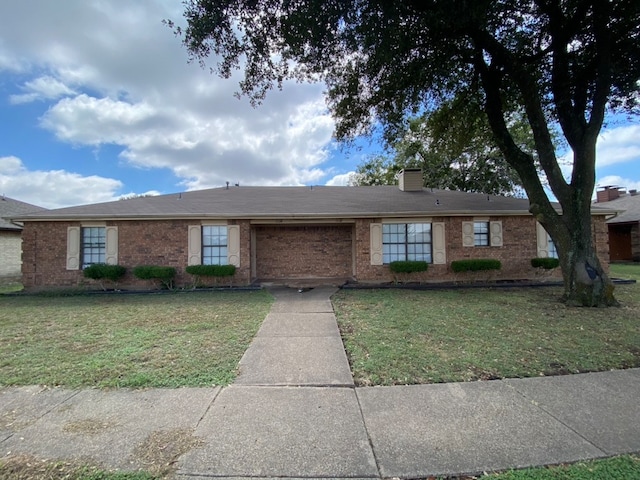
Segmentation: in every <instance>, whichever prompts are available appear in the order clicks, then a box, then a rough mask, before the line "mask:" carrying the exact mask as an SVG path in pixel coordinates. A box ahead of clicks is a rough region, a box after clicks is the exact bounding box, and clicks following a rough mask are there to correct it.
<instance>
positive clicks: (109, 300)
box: [0, 291, 272, 388]
mask: <svg viewBox="0 0 640 480" xmlns="http://www.w3.org/2000/svg"><path fill="white" fill-rule="evenodd" d="M271 302H272V298H271V296H270V295H269V293H268V292H266V291H251V292H206V293H204V292H203V293H180V294H178V293H175V294H171V293H170V294H155V295H96V296H88V295H78V296H67V297H64V296H58V297H56V296H53V297H52V296H16V297H9V296H0V385H33V384H43V385H48V386H56V385H60V386H65V387H72V388H77V387H182V386H191V387H196V386H210V385H214V384H215V385H226V384H228V383H230V382H232V381H233V379H234V377H235V374H236V368H237V365H238V362H239V361H240V358H241V357H242V355H243V353H244V352H245V350H246V349H247V348H248V347H249V344H250V343H251V340H252V339H253V336H254V335H255V333H256V332H257V330H258V328H259V327H260V324H261V323H262V320H264V317H265V315H266V314H267V313H268V311H269V308H270V306H271Z"/></svg>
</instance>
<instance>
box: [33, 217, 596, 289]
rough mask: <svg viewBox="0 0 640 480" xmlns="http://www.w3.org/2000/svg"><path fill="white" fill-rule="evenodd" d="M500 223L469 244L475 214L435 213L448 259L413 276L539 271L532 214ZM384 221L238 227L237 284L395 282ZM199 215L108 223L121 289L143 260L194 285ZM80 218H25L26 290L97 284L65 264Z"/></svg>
mask: <svg viewBox="0 0 640 480" xmlns="http://www.w3.org/2000/svg"><path fill="white" fill-rule="evenodd" d="M489 220H490V221H499V222H502V232H503V233H502V240H503V245H502V246H500V247H464V246H463V240H462V223H463V222H465V221H473V217H440V218H438V217H433V218H432V219H431V221H433V222H440V223H443V224H444V227H445V244H446V264H442V265H433V264H432V265H429V269H428V271H427V272H425V273H424V274H413V275H415V276H412V277H411V279H415V280H420V281H427V282H437V281H449V280H463V279H464V278H461V276H460V275H461V274H454V273H453V272H452V271H451V267H450V264H451V262H452V261H454V260H459V259H466V258H494V259H499V260H500V261H501V262H502V270H500V271H499V272H496V273H495V274H491V278H492V279H524V278H534V277H536V276H537V275H538V272H536V271H535V270H534V269H533V268H532V267H531V266H530V260H531V259H532V258H534V257H536V256H537V247H536V223H535V220H534V219H533V217H531V216H524V215H523V216H504V217H497V216H496V217H490V218H489ZM372 222H380V219H355V220H352V221H345V222H343V223H342V224H340V225H337V224H336V225H322V224H315V225H313V224H300V225H252V224H251V222H250V221H248V220H242V221H231V222H228V223H229V224H230V225H238V226H239V227H240V266H239V267H238V269H237V271H236V274H235V276H234V277H233V279H232V282H233V283H234V284H236V285H247V284H250V283H251V282H252V281H254V280H256V279H266V278H268V279H285V278H328V277H339V278H344V279H348V278H354V279H356V280H358V281H361V282H381V281H392V280H393V279H394V277H393V275H392V274H391V272H390V270H389V267H388V266H387V265H371V246H370V239H371V233H370V225H371V223H372ZM198 223H199V222H198V221H194V220H153V221H151V220H126V221H125V220H122V221H111V222H106V225H107V226H117V227H118V264H120V265H122V266H124V267H126V268H127V274H126V276H125V277H124V278H123V280H122V281H121V282H120V285H121V286H122V287H123V288H148V287H150V286H152V285H151V284H150V283H148V282H147V281H141V280H138V279H136V278H135V277H134V276H133V275H132V273H131V271H132V270H133V268H134V267H135V266H138V265H163V266H173V267H175V268H176V270H177V272H178V273H177V277H176V279H175V284H176V285H177V286H180V287H183V286H185V287H186V286H189V285H192V284H193V281H194V279H193V278H192V276H191V275H189V274H187V273H186V272H185V268H186V266H187V262H188V248H189V247H188V227H189V225H197V224H198ZM71 226H80V223H79V222H44V221H40V222H38V221H35V222H25V226H24V231H23V266H22V273H23V283H24V285H25V288H27V289H40V288H50V287H74V286H79V285H85V284H89V285H90V284H91V283H92V281H89V280H86V279H85V278H84V277H83V275H82V271H81V270H67V269H66V258H67V251H66V249H67V228H68V227H71ZM594 239H595V241H596V246H597V250H598V255H599V256H600V259H601V261H602V262H603V265H604V266H605V268H607V266H608V261H609V253H608V243H607V242H608V236H607V228H606V224H605V222H604V217H595V218H594Z"/></svg>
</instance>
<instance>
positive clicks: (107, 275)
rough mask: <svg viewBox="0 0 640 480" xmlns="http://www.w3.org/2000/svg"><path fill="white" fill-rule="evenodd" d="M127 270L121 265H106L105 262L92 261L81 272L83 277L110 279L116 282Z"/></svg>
mask: <svg viewBox="0 0 640 480" xmlns="http://www.w3.org/2000/svg"><path fill="white" fill-rule="evenodd" d="M126 271H127V269H126V268H124V267H123V266H121V265H107V264H106V263H94V264H93V265H89V266H88V267H86V268H85V269H84V270H83V271H82V273H83V274H84V276H85V278H91V279H93V280H111V281H112V282H117V281H118V280H120V278H122V276H123V275H124V274H125V272H126Z"/></svg>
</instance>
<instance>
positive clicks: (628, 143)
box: [596, 125, 640, 167]
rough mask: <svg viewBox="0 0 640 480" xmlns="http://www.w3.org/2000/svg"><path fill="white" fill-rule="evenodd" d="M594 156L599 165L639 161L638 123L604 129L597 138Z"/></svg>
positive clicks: (639, 139) (639, 140)
mask: <svg viewBox="0 0 640 480" xmlns="http://www.w3.org/2000/svg"><path fill="white" fill-rule="evenodd" d="M596 158H597V162H598V166H599V167H605V166H609V165H614V164H617V163H626V162H634V161H635V162H640V125H627V126H624V127H617V128H613V129H610V130H604V131H603V132H602V133H601V134H600V137H599V138H598V144H597V147H596Z"/></svg>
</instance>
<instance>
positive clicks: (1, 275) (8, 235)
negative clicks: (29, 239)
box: [0, 230, 22, 282]
mask: <svg viewBox="0 0 640 480" xmlns="http://www.w3.org/2000/svg"><path fill="white" fill-rule="evenodd" d="M21 257H22V239H21V235H20V231H18V230H16V231H14V230H0V282H3V281H14V280H20V271H21V268H20V265H21V263H22V260H21Z"/></svg>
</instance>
